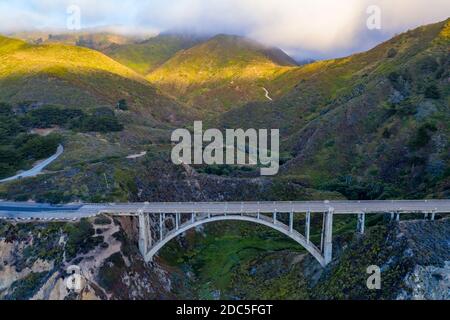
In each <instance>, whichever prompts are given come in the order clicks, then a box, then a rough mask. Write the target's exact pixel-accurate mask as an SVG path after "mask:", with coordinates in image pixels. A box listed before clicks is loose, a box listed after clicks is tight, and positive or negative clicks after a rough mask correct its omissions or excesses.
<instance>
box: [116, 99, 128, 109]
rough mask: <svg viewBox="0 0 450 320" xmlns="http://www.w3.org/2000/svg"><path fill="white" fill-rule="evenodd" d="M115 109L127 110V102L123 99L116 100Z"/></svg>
mask: <svg viewBox="0 0 450 320" xmlns="http://www.w3.org/2000/svg"><path fill="white" fill-rule="evenodd" d="M117 109H119V110H123V111H126V110H128V103H127V100H125V99H120V100H119V102H117Z"/></svg>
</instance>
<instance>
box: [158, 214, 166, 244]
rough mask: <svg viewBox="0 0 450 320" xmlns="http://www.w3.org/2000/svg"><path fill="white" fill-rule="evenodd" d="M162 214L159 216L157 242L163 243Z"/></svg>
mask: <svg viewBox="0 0 450 320" xmlns="http://www.w3.org/2000/svg"><path fill="white" fill-rule="evenodd" d="M164 218H165V217H164V214H161V213H160V214H159V240H161V241H163V238H164V226H163V224H164V222H163V220H164Z"/></svg>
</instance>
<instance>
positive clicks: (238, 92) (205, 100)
mask: <svg viewBox="0 0 450 320" xmlns="http://www.w3.org/2000/svg"><path fill="white" fill-rule="evenodd" d="M295 66H296V63H295V61H294V60H293V59H292V58H290V57H289V56H288V55H287V54H285V53H284V52H283V51H281V50H280V49H277V48H270V47H266V46H264V45H261V44H259V43H257V42H255V41H253V40H250V39H247V38H244V37H239V36H229V35H218V36H215V37H214V38H212V39H210V40H208V41H206V42H203V43H201V44H198V45H196V46H194V47H192V48H190V49H188V50H183V51H180V52H178V53H177V54H175V56H173V57H172V58H171V59H169V60H168V61H167V62H166V63H164V64H163V65H162V66H160V67H159V68H157V69H156V70H154V71H153V72H151V73H150V74H149V75H148V76H147V79H149V80H150V81H151V82H152V83H154V84H155V85H157V86H158V87H159V88H161V89H162V90H163V91H165V92H170V93H171V94H172V95H173V96H175V97H176V98H178V99H179V100H180V101H182V102H185V103H187V104H188V105H190V106H192V107H194V108H198V109H200V110H201V111H202V112H203V113H204V114H216V113H218V112H222V111H224V110H229V109H231V108H234V107H237V106H240V105H243V104H244V103H246V102H250V101H263V100H267V98H266V96H265V92H264V89H263V87H264V86H265V85H267V84H269V83H270V82H271V81H273V80H274V79H275V78H277V77H279V76H280V75H282V74H283V73H285V72H287V71H288V70H290V69H291V68H295Z"/></svg>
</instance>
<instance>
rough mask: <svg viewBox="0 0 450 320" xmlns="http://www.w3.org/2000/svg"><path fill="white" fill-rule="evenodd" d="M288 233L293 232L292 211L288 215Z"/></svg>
mask: <svg viewBox="0 0 450 320" xmlns="http://www.w3.org/2000/svg"><path fill="white" fill-rule="evenodd" d="M289 232H290V233H292V232H294V211H291V212H290V213H289Z"/></svg>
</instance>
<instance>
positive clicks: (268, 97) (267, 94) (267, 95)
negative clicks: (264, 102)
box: [263, 87, 273, 101]
mask: <svg viewBox="0 0 450 320" xmlns="http://www.w3.org/2000/svg"><path fill="white" fill-rule="evenodd" d="M263 90H264V92H265V93H266V98H267V99H268V100H270V101H273V99H272V98H271V97H270V95H269V91H268V90H267V89H266V88H264V87H263Z"/></svg>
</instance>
